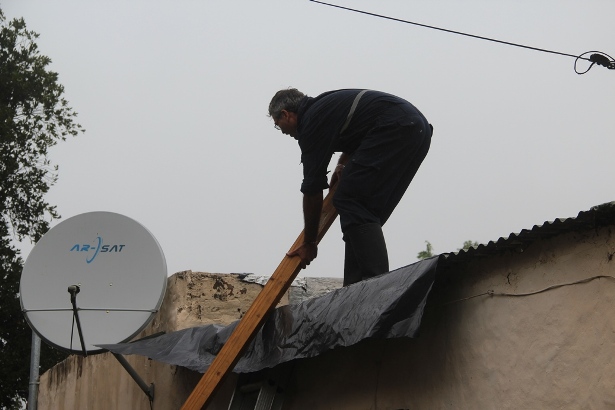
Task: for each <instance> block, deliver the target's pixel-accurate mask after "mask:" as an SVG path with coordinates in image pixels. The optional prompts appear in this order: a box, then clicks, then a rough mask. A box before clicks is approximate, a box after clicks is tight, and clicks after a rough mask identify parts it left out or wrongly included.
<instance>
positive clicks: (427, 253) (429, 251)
mask: <svg viewBox="0 0 615 410" xmlns="http://www.w3.org/2000/svg"><path fill="white" fill-rule="evenodd" d="M425 243H426V244H427V246H426V248H425V250H424V251H420V252H419V253H418V254H417V255H416V257H417V258H419V259H421V260H422V259H427V258H431V257H432V256H434V253H433V246H432V245H431V242H429V241H425ZM478 245H479V244H478V242H475V241H470V240H468V241H465V242H464V243H463V247H462V248H459V249H457V251H461V250H464V251H467V250H468V249H470V248H477V247H478Z"/></svg>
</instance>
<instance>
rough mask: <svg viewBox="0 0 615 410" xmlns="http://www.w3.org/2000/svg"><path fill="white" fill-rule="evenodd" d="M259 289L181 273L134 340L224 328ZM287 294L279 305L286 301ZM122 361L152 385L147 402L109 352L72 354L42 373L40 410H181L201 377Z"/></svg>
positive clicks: (136, 359) (223, 400) (226, 388)
mask: <svg viewBox="0 0 615 410" xmlns="http://www.w3.org/2000/svg"><path fill="white" fill-rule="evenodd" d="M261 289H262V286H261V285H259V284H255V283H246V282H243V281H241V280H240V276H239V275H230V274H212V273H199V272H192V271H185V272H179V273H176V274H175V275H173V276H171V277H170V278H169V279H168V285H167V292H166V294H165V298H164V301H163V303H162V306H161V309H160V311H159V312H158V314H157V315H156V317H155V318H154V319H153V321H152V323H150V324H149V325H148V327H147V328H146V329H145V330H144V331H143V332H142V333H141V334H140V335H138V336H137V338H141V337H145V336H148V335H151V334H154V333H158V332H172V331H175V330H179V329H185V328H188V327H193V326H199V325H204V324H210V323H217V324H222V325H227V324H229V323H231V322H233V321H235V320H237V319H240V318H241V317H242V316H243V314H244V313H245V312H246V310H247V309H248V308H249V307H250V305H251V304H252V301H253V300H254V298H256V296H257V295H258V294H259V293H260V291H261ZM287 299H288V297H287V296H286V297H285V298H284V299H283V301H282V302H281V303H287ZM126 359H127V360H128V362H129V363H130V364H131V366H132V367H133V368H134V369H135V370H136V372H137V373H138V374H139V376H140V377H141V378H142V379H143V380H144V381H145V383H146V384H148V385H150V384H151V383H153V384H154V394H155V399H154V401H153V403H152V407H150V401H149V399H148V398H147V396H146V395H145V393H144V392H143V391H141V390H140V388H139V387H138V385H137V384H136V382H135V381H134V380H133V379H132V378H131V377H130V375H129V374H128V372H127V371H126V370H125V369H124V368H123V367H122V366H121V365H120V363H119V362H118V361H117V360H116V359H115V357H113V355H111V354H110V353H102V354H96V355H91V356H88V357H86V358H84V357H81V356H71V357H69V358H68V359H66V360H65V361H64V362H62V363H60V364H58V365H57V366H55V367H53V368H52V369H50V370H49V371H47V372H45V373H44V374H43V375H41V380H40V388H39V399H38V408H39V409H40V410H71V409H88V410H151V409H153V410H173V409H179V408H180V407H181V405H182V404H183V403H184V401H185V400H186V399H187V398H188V396H189V395H190V393H191V392H192V390H193V388H194V386H196V384H197V383H198V381H199V380H200V377H201V376H202V375H201V374H199V373H196V372H192V371H190V370H187V369H184V368H180V367H177V366H171V365H167V364H164V363H159V362H155V361H152V360H148V359H147V358H145V357H141V356H127V357H126ZM235 380H236V376H235V375H233V374H231V375H230V377H228V378H227V380H226V383H225V384H224V385H223V386H222V388H221V389H220V391H219V392H218V394H217V396H216V399H215V400H214V403H213V404H212V406H210V407H211V408H212V409H225V410H226V409H227V408H228V402H229V400H230V397H231V395H232V392H233V389H234V388H235Z"/></svg>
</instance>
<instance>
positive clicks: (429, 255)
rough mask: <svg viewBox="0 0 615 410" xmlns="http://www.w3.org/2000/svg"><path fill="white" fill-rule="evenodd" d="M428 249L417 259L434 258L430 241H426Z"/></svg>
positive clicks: (421, 252)
mask: <svg viewBox="0 0 615 410" xmlns="http://www.w3.org/2000/svg"><path fill="white" fill-rule="evenodd" d="M425 244H426V247H425V250H424V251H420V252H419V253H418V254H417V255H416V257H417V258H419V259H421V260H422V259H427V258H431V257H432V256H433V246H431V243H430V242H429V241H425Z"/></svg>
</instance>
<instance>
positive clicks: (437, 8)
mask: <svg viewBox="0 0 615 410" xmlns="http://www.w3.org/2000/svg"><path fill="white" fill-rule="evenodd" d="M335 4H339V5H345V6H348V7H353V8H358V9H362V10H365V11H369V12H372V13H377V14H384V15H387V16H391V17H395V18H399V19H404V20H410V21H413V22H418V23H422V24H427V25H432V26H438V27H442V28H447V29H450V30H455V31H462V32H468V33H471V34H475V35H480V36H485V37H493V38H497V39H499V40H503V41H509V42H513V43H521V44H525V45H529V46H533V47H538V48H544V49H549V50H553V51H559V52H563V53H567V54H574V55H578V54H581V53H584V52H586V51H594V50H598V51H602V52H605V53H607V54H610V55H612V56H615V43H614V42H613V38H615V25H613V24H612V23H613V21H612V20H613V16H615V2H613V1H612V0H589V1H585V2H580V1H577V0H574V1H573V0H531V1H530V0H521V1H519V0H500V1H497V2H493V1H487V0H482V1H478V0H464V1H452V0H451V1H433V0H429V1H428V0H414V1H409V0H404V1H402V0H398V1H376V0H354V1H349V0H339V1H337V2H335ZM1 7H2V9H3V10H4V12H5V15H6V17H7V19H12V18H15V17H23V18H24V19H25V21H26V24H27V26H28V28H29V29H30V30H34V31H36V32H38V33H39V34H40V38H39V39H38V44H39V46H40V51H41V53H42V54H45V55H47V56H49V57H51V59H52V61H53V63H52V65H51V69H52V70H53V71H56V72H58V73H59V81H60V83H61V84H63V85H64V86H65V96H66V98H67V99H68V100H69V102H70V104H71V106H72V107H73V108H74V109H75V110H76V111H77V112H78V113H79V117H78V122H79V123H81V124H82V125H83V127H84V128H85V129H86V133H85V134H83V135H80V136H78V137H76V138H72V139H70V140H67V141H66V142H63V143H60V144H59V145H58V146H56V147H55V148H54V149H53V150H52V151H51V153H50V157H51V160H52V161H53V162H54V163H55V164H58V165H59V167H60V172H59V181H58V183H57V185H56V186H55V187H54V188H52V190H51V192H50V193H49V195H48V197H47V198H48V200H49V202H50V203H51V204H55V205H57V206H58V210H59V212H60V214H61V215H62V217H63V219H67V218H69V217H71V216H74V215H77V214H81V213H84V212H91V211H111V212H117V213H121V214H124V215H126V216H129V217H131V218H133V219H135V220H137V221H138V222H140V223H141V224H143V225H144V226H145V227H146V228H148V229H149V230H150V231H151V232H152V233H153V235H154V236H155V237H156V238H157V239H158V241H159V242H160V245H161V247H162V249H163V251H164V253H165V256H166V259H167V265H168V269H169V274H173V273H175V272H178V271H181V270H187V269H191V270H193V271H206V272H220V273H241V272H246V273H255V274H257V275H270V274H271V273H273V271H274V270H275V269H276V267H277V266H278V264H279V263H280V261H281V260H282V258H283V256H284V254H285V252H286V251H287V250H288V249H289V247H290V246H291V244H292V243H293V242H294V240H295V239H296V237H297V235H298V234H299V233H300V232H301V230H302V228H303V220H302V212H301V193H300V192H299V187H300V184H301V179H302V172H301V171H302V169H301V165H300V163H299V160H300V151H299V147H298V146H297V144H296V142H295V141H294V140H293V139H291V138H289V137H287V136H285V135H282V134H281V133H280V132H279V131H276V130H274V128H273V123H272V121H271V119H270V118H268V117H267V107H268V104H269V101H270V99H271V97H272V96H273V94H274V93H275V92H276V91H277V90H279V89H283V88H287V87H289V86H292V87H296V88H299V89H300V90H302V91H303V92H305V93H306V94H308V95H311V96H316V95H318V94H320V93H321V92H324V91H328V90H332V89H339V88H370V89H377V90H382V91H386V92H390V93H393V94H396V95H399V96H401V97H403V98H406V99H407V100H409V101H410V102H412V103H413V104H415V105H416V106H417V107H418V108H419V109H420V110H421V111H422V112H423V113H424V114H425V116H426V117H427V118H428V120H429V121H430V122H431V123H432V124H433V125H434V128H435V130H434V137H433V142H432V146H431V151H430V152H429V154H428V156H427V158H426V160H425V162H424V163H423V166H422V168H421V169H420V170H419V172H418V174H417V176H416V178H415V180H414V182H413V183H412V184H411V186H410V189H409V190H408V192H407V193H406V196H405V197H404V199H403V200H402V202H401V203H400V205H399V206H398V208H397V209H396V211H395V212H394V214H393V216H392V217H391V219H390V220H389V222H388V223H387V225H386V226H385V227H384V230H385V236H386V239H387V244H388V247H389V257H390V261H391V268H392V269H394V268H398V267H401V266H405V265H408V264H410V263H413V262H415V261H416V255H417V253H418V252H419V251H421V250H423V249H424V248H425V241H426V240H429V241H430V242H431V243H432V244H433V246H434V248H435V251H436V252H437V253H443V252H449V251H455V250H457V249H458V248H459V247H461V246H462V244H463V242H464V241H465V240H468V239H470V240H473V241H478V242H480V243H487V242H488V241H490V240H497V239H498V238H499V237H502V236H504V237H506V236H508V235H509V234H510V233H511V232H519V231H520V230H522V229H526V228H531V227H532V226H533V225H535V224H542V223H543V222H545V221H550V220H553V219H555V218H560V217H572V216H576V215H577V214H578V212H579V211H583V210H587V209H589V208H590V207H592V206H594V205H598V204H601V203H604V202H610V201H612V200H615V193H614V192H613V187H614V184H613V180H614V178H613V171H614V168H615V166H614V165H613V163H614V161H613V153H615V138H614V132H613V128H614V118H615V115H614V114H613V110H614V108H615V70H607V69H606V68H604V67H594V68H592V69H591V71H589V72H588V73H587V74H585V75H577V74H576V73H575V72H574V69H573V65H574V58H571V57H564V56H559V55H555V54H548V53H543V52H538V51H533V50H528V49H522V48H517V47H511V46H506V45H502V44H497V43H493V42H488V41H482V40H478V39H474V38H469V37H462V36H459V35H455V34H450V33H445V32H441V31H435V30H431V29H427V28H422V27H417V26H413V25H409V24H404V23H400V22H395V21H390V20H384V19H380V18H376V17H372V16H367V15H363V14H358V13H353V12H349V11H344V10H340V9H336V8H332V7H328V6H324V5H320V4H317V3H313V2H310V1H308V0H279V1H277V0H265V1H247V0H246V1H232V0H225V1H196V0H179V1H178V0H174V1H171V0H147V1H138V0H132V1H116V0H110V1H109V0H107V1H91V0H90V1H84V0H74V1H66V0H56V1H53V2H50V1H43V0H19V1H17V0H9V1H6V0H5V1H2V3H1ZM586 67H587V64H586V63H580V68H582V69H585V68H586ZM336 159H337V155H336V156H334V158H333V160H334V161H336ZM57 223H59V221H56V222H54V225H55V224H57ZM28 252H29V249H28V246H24V257H25V256H27V253H28ZM342 269H343V242H342V239H341V233H340V230H339V224H338V223H337V222H336V223H335V224H334V225H333V226H332V228H331V229H330V231H329V233H328V234H327V235H326V237H325V238H324V240H323V242H322V243H321V246H320V249H319V257H318V258H317V259H316V260H315V261H314V262H313V263H312V264H311V265H310V267H309V268H308V270H307V271H303V273H302V274H304V275H309V276H334V277H341V276H342Z"/></svg>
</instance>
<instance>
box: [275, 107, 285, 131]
mask: <svg viewBox="0 0 615 410" xmlns="http://www.w3.org/2000/svg"><path fill="white" fill-rule="evenodd" d="M283 114H284V113H282V112H281V113H279V114H278V115H277V117H275V118H273V128H275V129H276V130H278V131H281V130H282V128H280V126H279V125H278V121H280V119H281V118H282V115H283Z"/></svg>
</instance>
